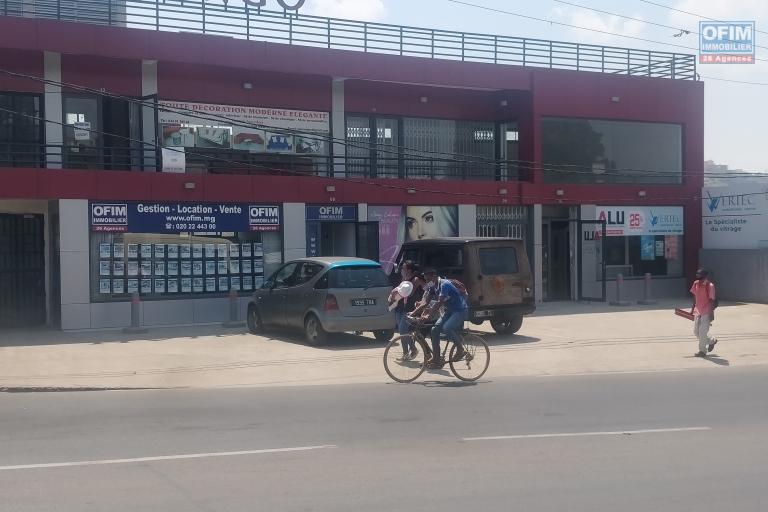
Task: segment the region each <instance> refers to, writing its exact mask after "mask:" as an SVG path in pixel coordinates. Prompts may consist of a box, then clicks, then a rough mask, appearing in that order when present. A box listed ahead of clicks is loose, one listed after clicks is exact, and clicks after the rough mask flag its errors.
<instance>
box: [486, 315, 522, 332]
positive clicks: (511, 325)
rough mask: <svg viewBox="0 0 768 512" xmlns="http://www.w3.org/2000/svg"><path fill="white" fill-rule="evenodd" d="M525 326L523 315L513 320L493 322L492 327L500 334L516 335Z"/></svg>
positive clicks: (514, 317) (506, 319) (500, 319)
mask: <svg viewBox="0 0 768 512" xmlns="http://www.w3.org/2000/svg"><path fill="white" fill-rule="evenodd" d="M522 326H523V317H522V316H521V315H518V316H513V317H512V318H497V319H493V320H491V327H493V330H494V331H496V332H497V333H498V334H515V333H516V332H517V331H519V330H520V328H521V327H522Z"/></svg>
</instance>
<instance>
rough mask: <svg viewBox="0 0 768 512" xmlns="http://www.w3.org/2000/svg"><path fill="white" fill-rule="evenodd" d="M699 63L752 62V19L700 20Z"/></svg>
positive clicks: (753, 23)
mask: <svg viewBox="0 0 768 512" xmlns="http://www.w3.org/2000/svg"><path fill="white" fill-rule="evenodd" d="M699 34H700V36H699V37H700V39H699V63H701V64H754V63H755V22H754V21H729V22H725V21H700V22H699Z"/></svg>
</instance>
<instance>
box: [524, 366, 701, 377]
mask: <svg viewBox="0 0 768 512" xmlns="http://www.w3.org/2000/svg"><path fill="white" fill-rule="evenodd" d="M685 371H688V370H686V369H685V368H667V369H662V370H626V371H607V372H600V371H595V372H585V373H545V374H540V375H536V377H539V378H554V377H595V376H600V375H636V374H644V373H674V372H685Z"/></svg>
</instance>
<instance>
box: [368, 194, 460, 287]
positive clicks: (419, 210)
mask: <svg viewBox="0 0 768 512" xmlns="http://www.w3.org/2000/svg"><path fill="white" fill-rule="evenodd" d="M368 220H369V221H372V222H378V223H379V261H380V262H381V265H382V267H383V268H384V271H385V272H386V273H387V274H389V273H391V271H392V267H393V266H394V264H395V259H396V258H397V254H398V253H399V252H400V247H401V246H402V245H403V242H405V241H410V240H420V239H424V238H437V237H445V236H459V211H458V207H456V206H369V207H368Z"/></svg>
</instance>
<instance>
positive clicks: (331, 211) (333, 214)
mask: <svg viewBox="0 0 768 512" xmlns="http://www.w3.org/2000/svg"><path fill="white" fill-rule="evenodd" d="M307 220H313V221H321V222H327V221H342V222H346V221H349V222H357V206H340V205H335V204H333V205H331V204H329V205H320V206H307Z"/></svg>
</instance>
